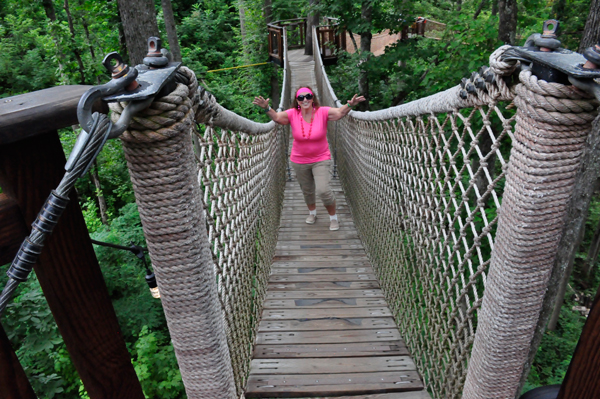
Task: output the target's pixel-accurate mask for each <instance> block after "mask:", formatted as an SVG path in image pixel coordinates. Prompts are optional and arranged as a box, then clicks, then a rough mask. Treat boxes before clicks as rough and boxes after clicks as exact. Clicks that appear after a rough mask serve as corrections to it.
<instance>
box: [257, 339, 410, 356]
mask: <svg viewBox="0 0 600 399" xmlns="http://www.w3.org/2000/svg"><path fill="white" fill-rule="evenodd" d="M408 355H409V353H408V349H407V348H406V344H405V343H404V342H403V341H389V342H384V343H380V342H361V343H353V342H352V343H348V344H312V345H256V347H255V348H254V353H253V355H252V357H253V358H254V359H279V358H305V357H310V358H317V357H364V356H408Z"/></svg>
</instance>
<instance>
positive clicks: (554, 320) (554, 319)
mask: <svg viewBox="0 0 600 399" xmlns="http://www.w3.org/2000/svg"><path fill="white" fill-rule="evenodd" d="M584 220H585V219H584ZM584 233H585V224H584V226H583V227H582V228H581V230H580V232H579V237H578V238H577V241H576V242H575V246H574V249H573V253H572V254H571V257H570V258H569V263H568V264H567V267H566V269H565V275H564V276H563V280H562V281H561V282H560V286H559V287H558V293H557V294H556V301H555V302H554V310H553V312H552V315H551V316H550V320H549V321H548V327H547V328H546V330H548V331H554V330H556V325H557V324H558V319H559V317H560V310H561V309H562V305H563V303H564V302H565V294H566V293H567V286H568V285H569V279H570V278H571V274H572V273H573V265H574V263H575V254H576V253H577V249H578V248H579V245H581V240H583V235H584Z"/></svg>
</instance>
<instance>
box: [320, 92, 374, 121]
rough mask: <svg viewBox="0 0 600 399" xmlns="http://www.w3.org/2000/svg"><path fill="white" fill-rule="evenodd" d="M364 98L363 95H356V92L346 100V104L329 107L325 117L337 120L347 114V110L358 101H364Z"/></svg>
mask: <svg viewBox="0 0 600 399" xmlns="http://www.w3.org/2000/svg"><path fill="white" fill-rule="evenodd" d="M365 100H366V98H364V97H363V96H358V97H356V94H355V95H354V96H352V100H348V104H345V105H342V106H341V107H340V108H329V113H328V115H327V119H328V120H330V121H337V120H340V119H342V118H343V117H344V116H346V115H348V112H350V110H351V109H352V107H354V106H355V105H357V104H358V103H360V102H363V101H365Z"/></svg>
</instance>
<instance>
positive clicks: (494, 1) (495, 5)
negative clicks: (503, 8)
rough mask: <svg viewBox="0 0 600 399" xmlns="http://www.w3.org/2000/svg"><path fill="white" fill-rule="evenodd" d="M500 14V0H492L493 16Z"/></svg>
mask: <svg viewBox="0 0 600 399" xmlns="http://www.w3.org/2000/svg"><path fill="white" fill-rule="evenodd" d="M496 15H498V0H492V16H493V17H495V16H496Z"/></svg>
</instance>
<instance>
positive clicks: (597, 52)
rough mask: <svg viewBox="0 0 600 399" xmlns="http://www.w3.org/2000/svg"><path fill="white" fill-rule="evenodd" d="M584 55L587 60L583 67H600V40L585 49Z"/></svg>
mask: <svg viewBox="0 0 600 399" xmlns="http://www.w3.org/2000/svg"><path fill="white" fill-rule="evenodd" d="M583 56H584V57H585V59H586V60H587V61H586V62H585V64H583V68H585V69H598V66H599V65H600V42H598V43H597V44H596V45H595V46H592V47H588V48H587V49H585V51H584V52H583Z"/></svg>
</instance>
